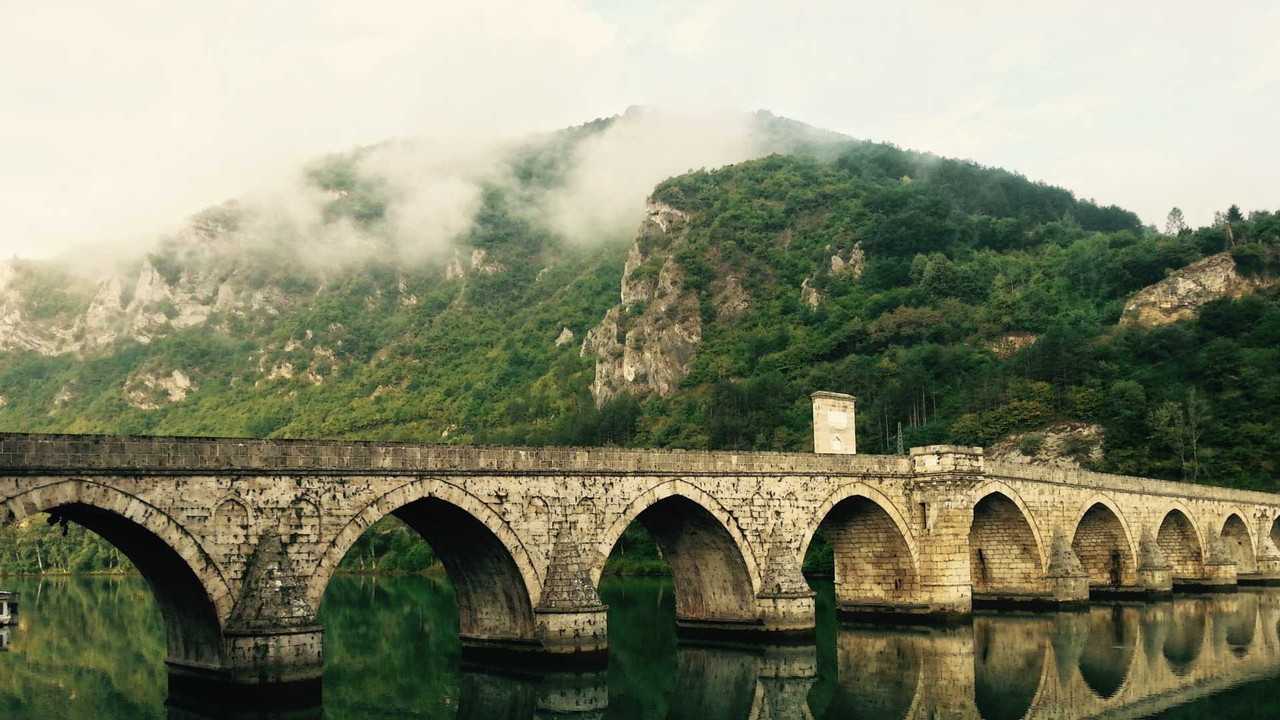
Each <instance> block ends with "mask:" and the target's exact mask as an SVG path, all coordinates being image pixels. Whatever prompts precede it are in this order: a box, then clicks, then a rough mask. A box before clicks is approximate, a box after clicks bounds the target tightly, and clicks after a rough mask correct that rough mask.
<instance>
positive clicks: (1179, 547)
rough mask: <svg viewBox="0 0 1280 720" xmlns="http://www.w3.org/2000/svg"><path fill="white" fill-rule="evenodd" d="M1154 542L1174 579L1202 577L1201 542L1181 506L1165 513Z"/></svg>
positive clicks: (1202, 545) (1197, 531) (1202, 546)
mask: <svg viewBox="0 0 1280 720" xmlns="http://www.w3.org/2000/svg"><path fill="white" fill-rule="evenodd" d="M1156 545H1157V546H1159V548H1160V552H1161V553H1162V554H1163V555H1164V557H1165V559H1166V560H1168V561H1169V568H1170V571H1171V572H1172V573H1173V577H1174V580H1175V581H1177V580H1189V579H1198V578H1201V577H1204V542H1203V541H1202V539H1201V537H1200V531H1199V530H1197V529H1196V525H1195V523H1193V522H1192V521H1191V516H1190V515H1188V514H1187V511H1186V510H1185V509H1182V508H1179V507H1174V508H1172V509H1170V510H1169V511H1168V512H1167V513H1165V515H1164V517H1163V518H1162V519H1161V520H1160V527H1159V529H1158V530H1157V531H1156Z"/></svg>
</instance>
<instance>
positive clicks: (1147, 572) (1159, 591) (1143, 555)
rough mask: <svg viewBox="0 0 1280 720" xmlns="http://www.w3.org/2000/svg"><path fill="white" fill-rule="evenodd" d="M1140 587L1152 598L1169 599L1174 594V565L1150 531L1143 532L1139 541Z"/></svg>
mask: <svg viewBox="0 0 1280 720" xmlns="http://www.w3.org/2000/svg"><path fill="white" fill-rule="evenodd" d="M1138 585H1139V586H1140V587H1142V589H1144V590H1146V591H1147V593H1148V594H1149V595H1151V596H1152V597H1168V596H1169V595H1170V594H1171V593H1172V592H1173V565H1172V564H1170V562H1169V559H1168V558H1166V557H1165V556H1164V553H1163V552H1162V551H1161V550H1160V545H1159V544H1158V543H1157V542H1156V541H1155V538H1153V537H1152V536H1151V532H1150V531H1143V533H1142V539H1141V540H1139V541H1138Z"/></svg>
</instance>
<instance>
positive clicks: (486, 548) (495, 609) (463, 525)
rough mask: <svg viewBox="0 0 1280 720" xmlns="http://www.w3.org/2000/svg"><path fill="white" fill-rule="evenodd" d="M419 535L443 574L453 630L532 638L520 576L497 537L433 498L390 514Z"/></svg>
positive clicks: (471, 636) (503, 639)
mask: <svg viewBox="0 0 1280 720" xmlns="http://www.w3.org/2000/svg"><path fill="white" fill-rule="evenodd" d="M392 514H393V515H395V516H396V517H397V518H399V519H400V520H401V521H403V522H404V523H405V524H406V525H408V526H409V527H411V528H413V530H414V531H416V532H417V533H418V534H419V535H421V536H422V538H423V539H424V540H426V541H427V544H428V545H430V546H431V549H432V550H433V551H434V552H435V554H436V556H437V557H438V558H440V562H441V564H442V565H444V568H445V572H446V573H448V576H449V580H450V582H452V583H453V588H454V594H455V597H456V599H457V603H458V632H459V634H460V635H461V636H462V638H463V639H464V640H467V641H471V642H473V643H477V642H478V643H488V642H496V643H511V642H515V643H525V642H531V641H532V640H533V638H534V636H535V623H534V617H533V605H532V603H531V601H530V596H529V591H528V588H526V587H525V582H524V578H523V576H522V575H521V574H520V570H519V568H517V567H516V563H515V560H514V559H513V558H512V557H511V553H510V552H508V550H507V548H506V546H505V545H503V543H502V541H501V540H499V539H498V537H497V536H496V535H494V533H493V531H491V530H490V529H489V528H488V527H487V526H486V525H485V524H484V523H483V522H481V521H480V520H478V519H476V518H475V517H473V516H472V515H471V513H469V512H467V511H466V510H464V509H462V508H460V507H458V506H456V505H454V504H452V503H449V502H447V501H445V500H442V499H440V498H436V497H426V498H422V499H420V500H415V501H413V502H410V503H409V504H407V505H404V506H403V507H400V508H398V509H396V510H394V511H393V512H392Z"/></svg>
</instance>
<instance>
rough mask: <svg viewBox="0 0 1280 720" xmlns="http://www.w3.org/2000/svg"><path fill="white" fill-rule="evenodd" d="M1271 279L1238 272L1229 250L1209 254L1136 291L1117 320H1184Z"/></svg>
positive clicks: (1146, 323) (1143, 324)
mask: <svg viewBox="0 0 1280 720" xmlns="http://www.w3.org/2000/svg"><path fill="white" fill-rule="evenodd" d="M1274 282H1275V281H1274V280H1265V279H1259V278H1251V277H1246V276H1244V275H1241V274H1240V272H1239V271H1238V270H1237V269H1236V261H1235V259H1234V258H1232V257H1231V253H1228V252H1223V253H1218V254H1217V255H1210V256H1209V257H1207V258H1204V259H1203V260H1199V261H1197V262H1194V263H1192V264H1190V265H1188V266H1186V267H1184V268H1182V269H1181V270H1178V271H1177V272H1175V273H1173V274H1171V275H1170V276H1169V277H1167V278H1165V279H1164V280H1161V281H1160V282H1158V283H1156V284H1155V285H1151V286H1150V287H1146V288H1143V289H1142V290H1141V291H1139V292H1138V293H1137V294H1136V295H1134V296H1133V297H1132V298H1130V299H1129V302H1128V303H1127V304H1126V305H1125V307H1124V314H1123V315H1122V316H1121V317H1120V324H1121V325H1136V326H1141V327H1154V326H1157V325H1167V324H1169V323H1175V322H1178V321H1180V320H1188V319H1190V318H1193V317H1195V315H1196V312H1197V311H1198V310H1199V309H1200V306H1202V305H1204V304H1205V303H1208V302H1211V301H1213V300H1218V299H1220V298H1228V297H1229V298H1238V297H1241V296H1243V295H1247V294H1249V293H1251V292H1253V291H1255V290H1257V289H1259V288H1261V287H1265V286H1267V285H1271V284H1274Z"/></svg>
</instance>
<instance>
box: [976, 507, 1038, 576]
mask: <svg viewBox="0 0 1280 720" xmlns="http://www.w3.org/2000/svg"><path fill="white" fill-rule="evenodd" d="M994 484H995V483H987V485H986V486H984V487H983V491H984V492H980V493H974V497H977V498H980V499H979V500H978V501H977V502H976V503H974V506H973V521H972V522H971V524H970V526H969V567H970V578H971V582H972V583H973V591H974V592H975V593H992V592H999V591H1002V590H1003V591H1009V592H1028V591H1036V590H1043V589H1045V587H1044V586H1045V574H1044V572H1045V571H1044V545H1043V544H1042V543H1041V542H1040V534H1039V532H1038V531H1037V530H1036V528H1035V525H1033V524H1032V521H1031V515H1030V514H1029V513H1028V512H1027V509H1026V505H1025V504H1024V503H1023V502H1022V501H1021V499H1020V498H1018V496H1017V493H1015V492H1013V490H1012V489H1011V488H1008V487H1001V488H995V487H991V488H988V487H987V486H990V485H994Z"/></svg>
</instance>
